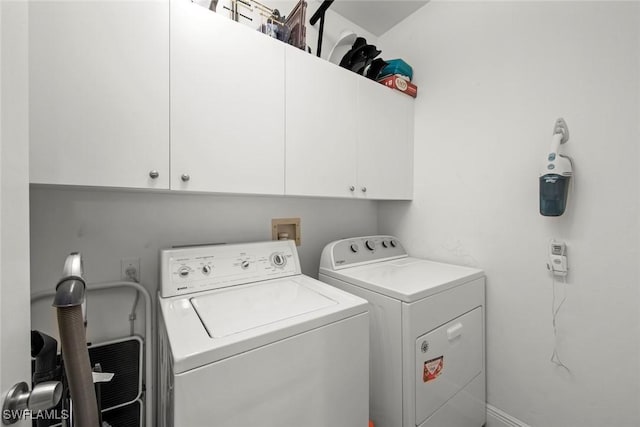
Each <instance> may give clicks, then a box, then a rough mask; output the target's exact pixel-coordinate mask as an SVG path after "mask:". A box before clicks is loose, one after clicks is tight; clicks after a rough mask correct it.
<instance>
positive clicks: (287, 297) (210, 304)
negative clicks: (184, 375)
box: [191, 280, 338, 338]
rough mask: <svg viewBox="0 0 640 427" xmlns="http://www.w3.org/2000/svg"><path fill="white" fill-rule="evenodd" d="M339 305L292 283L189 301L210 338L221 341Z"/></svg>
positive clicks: (229, 291)
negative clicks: (240, 333) (244, 332)
mask: <svg viewBox="0 0 640 427" xmlns="http://www.w3.org/2000/svg"><path fill="white" fill-rule="evenodd" d="M335 304H338V302H337V301H335V300H334V299H332V298H330V297H328V296H326V295H323V294H321V293H319V292H318V291H316V290H313V289H311V288H309V287H307V286H304V284H301V283H298V282H296V281H293V280H278V281H274V282H270V283H264V284H260V283H259V284H254V285H248V286H242V287H233V288H229V289H227V290H223V291H221V292H216V293H213V294H207V295H202V296H196V297H193V298H191V305H193V308H194V309H195V310H196V313H198V317H200V321H201V322H202V325H203V326H204V328H205V329H206V330H207V333H208V334H209V336H210V337H211V338H223V337H226V336H229V335H233V334H237V333H239V332H243V331H248V330H250V329H254V328H257V327H260V326H263V325H268V324H271V323H275V322H279V321H283V320H286V319H291V318H294V317H296V316H300V315H302V314H306V313H311V312H313V311H316V310H320V309H323V308H326V307H329V306H331V305H335Z"/></svg>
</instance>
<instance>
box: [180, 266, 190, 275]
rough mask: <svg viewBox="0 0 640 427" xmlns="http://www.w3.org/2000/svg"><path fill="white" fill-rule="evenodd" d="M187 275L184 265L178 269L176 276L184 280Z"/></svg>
mask: <svg viewBox="0 0 640 427" xmlns="http://www.w3.org/2000/svg"><path fill="white" fill-rule="evenodd" d="M188 275H189V267H187V266H186V265H183V266H182V267H180V268H179V269H178V276H180V277H182V278H186V277H187V276H188Z"/></svg>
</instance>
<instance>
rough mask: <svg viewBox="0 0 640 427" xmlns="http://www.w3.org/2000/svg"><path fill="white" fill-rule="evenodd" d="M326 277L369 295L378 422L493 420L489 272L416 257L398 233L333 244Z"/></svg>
mask: <svg viewBox="0 0 640 427" xmlns="http://www.w3.org/2000/svg"><path fill="white" fill-rule="evenodd" d="M319 278H320V280H322V281H323V282H326V283H328V284H331V285H333V286H335V287H337V288H339V289H342V290H345V291H347V292H350V293H352V294H354V295H358V296H360V297H362V298H365V299H366V300H368V301H369V303H370V306H369V313H370V328H371V330H370V349H371V353H370V367H371V370H370V390H369V393H370V418H371V420H373V422H374V424H375V426H376V427H399V426H402V427H416V426H419V427H480V426H483V425H484V424H485V423H486V403H485V351H484V301H485V294H484V286H485V279H484V273H483V272H482V270H478V269H475V268H469V267H463V266H457V265H450V264H444V263H439V262H433V261H429V260H425V259H419V258H414V257H410V256H409V255H408V254H407V252H406V251H405V249H404V248H403V246H402V244H401V243H400V242H399V240H398V239H397V238H395V237H393V236H366V237H357V238H351V239H343V240H338V241H335V242H332V243H330V244H328V245H327V246H326V247H325V248H324V250H323V252H322V256H321V259H320V274H319Z"/></svg>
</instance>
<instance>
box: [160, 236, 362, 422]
mask: <svg viewBox="0 0 640 427" xmlns="http://www.w3.org/2000/svg"><path fill="white" fill-rule="evenodd" d="M160 265H161V278H160V279H161V287H160V291H159V295H158V306H159V309H158V329H159V339H158V345H159V349H158V350H159V351H158V353H159V354H158V362H159V363H158V365H159V367H158V369H159V372H158V391H159V394H158V413H157V417H158V419H157V422H156V425H160V426H176V427H212V426H215V427H250V426H260V427H300V426H305V427H328V426H331V427H366V425H367V423H368V419H369V418H368V416H369V414H368V408H369V406H368V403H369V402H368V395H367V390H368V387H369V363H368V360H369V317H368V311H367V310H368V304H367V302H366V301H365V300H363V299H362V298H359V297H357V296H354V295H351V294H348V293H346V292H343V291H341V290H339V289H336V288H335V287H332V286H329V285H327V284H325V283H322V282H319V281H318V280H315V279H312V278H310V277H307V276H305V275H303V274H301V270H300V263H299V260H298V254H297V251H296V247H295V243H294V242H293V241H275V242H261V243H253V244H236V245H216V246H200V247H190V248H178V249H169V250H163V251H161V254H160Z"/></svg>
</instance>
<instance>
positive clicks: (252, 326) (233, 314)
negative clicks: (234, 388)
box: [158, 274, 368, 374]
mask: <svg viewBox="0 0 640 427" xmlns="http://www.w3.org/2000/svg"><path fill="white" fill-rule="evenodd" d="M158 303H159V307H160V313H159V314H160V316H162V317H161V321H163V322H164V325H165V330H166V335H167V339H168V341H169V346H170V348H171V354H172V361H173V370H174V373H176V374H179V373H181V372H185V371H188V370H191V369H195V368H198V367H200V366H204V365H207V364H209V363H214V362H216V361H219V360H222V359H225V358H227V357H232V356H234V355H236V354H240V353H243V352H246V351H250V350H253V349H256V348H259V347H261V346H264V345H268V344H270V343H274V342H277V341H280V340H283V339H286V338H289V337H292V336H294V335H297V334H301V333H304V332H307V331H310V330H313V329H316V328H319V327H323V326H326V325H329V324H331V323H334V322H337V321H340V320H343V319H347V318H349V317H352V316H355V315H358V314H363V313H366V312H367V311H368V303H367V301H366V300H364V299H362V298H359V297H356V296H354V295H351V294H348V293H346V292H344V291H341V290H339V289H337V288H335V287H333V286H329V285H327V284H325V283H322V282H320V281H318V280H315V279H312V278H310V277H308V276H304V275H302V274H300V275H296V276H292V277H287V278H282V279H273V280H265V281H262V282H256V283H250V284H246V285H240V286H234V287H229V288H223V289H216V290H212V291H208V292H202V293H196V294H190V295H179V296H174V297H171V298H158Z"/></svg>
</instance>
